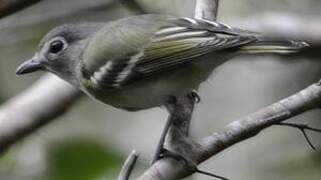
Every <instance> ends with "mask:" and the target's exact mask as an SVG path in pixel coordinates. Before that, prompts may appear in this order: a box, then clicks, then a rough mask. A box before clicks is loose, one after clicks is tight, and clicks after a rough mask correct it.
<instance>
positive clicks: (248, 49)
mask: <svg viewBox="0 0 321 180" xmlns="http://www.w3.org/2000/svg"><path fill="white" fill-rule="evenodd" d="M308 46H309V44H307V43H306V42H299V41H292V40H276V39H269V38H259V39H258V40H257V41H255V42H253V43H249V44H247V45H245V46H242V47H240V48H239V52H241V53H247V54H248V53H250V54H260V53H281V54H287V53H295V52H298V51H300V50H302V49H303V48H305V47H308Z"/></svg>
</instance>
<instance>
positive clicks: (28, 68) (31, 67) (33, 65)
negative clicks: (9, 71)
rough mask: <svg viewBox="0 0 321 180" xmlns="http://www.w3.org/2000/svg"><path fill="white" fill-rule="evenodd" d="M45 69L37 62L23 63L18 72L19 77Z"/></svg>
mask: <svg viewBox="0 0 321 180" xmlns="http://www.w3.org/2000/svg"><path fill="white" fill-rule="evenodd" d="M42 68H43V65H42V64H41V63H40V62H39V61H37V60H35V59H31V60H28V61H26V62H24V63H22V64H21V65H20V66H19V67H18V68H17V70H16V74H17V75H22V74H27V73H32V72H35V71H37V70H40V69H42Z"/></svg>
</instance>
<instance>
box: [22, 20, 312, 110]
mask: <svg viewBox="0 0 321 180" xmlns="http://www.w3.org/2000/svg"><path fill="white" fill-rule="evenodd" d="M307 46H308V44H307V43H305V42H301V41H294V40H286V39H275V38H271V37H266V36H264V35H261V34H259V33H256V32H252V31H248V30H243V29H240V28H236V27H231V26H229V25H226V24H223V23H218V22H214V21H209V20H205V19H196V18H189V17H173V16H168V15H158V14H147V15H137V16H131V17H125V18H122V19H118V20H114V21H110V22H106V23H105V22H99V23H98V22H97V23H96V22H91V23H74V24H65V25H61V26H58V27H56V28H54V29H53V30H51V31H50V32H49V33H47V34H46V35H45V36H44V38H43V39H42V40H41V41H40V44H39V49H38V50H37V52H36V53H35V55H34V56H33V57H32V58H31V59H30V60H28V61H26V62H24V63H23V64H21V65H20V66H19V67H18V68H17V71H16V74H18V75H21V74H26V73H31V72H35V71H38V70H44V71H48V72H51V73H53V74H55V75H57V76H58V77H60V78H61V79H63V80H65V81H67V82H69V83H70V84H72V85H73V86H75V87H76V88H79V89H80V90H81V91H82V92H84V93H85V94H87V95H88V96H90V97H92V98H93V99H96V100H98V101H100V102H103V103H105V104H108V105H110V106H113V107H115V108H119V109H124V110H128V111H138V110H144V109H149V108H153V107H159V106H165V105H166V103H168V101H169V99H170V98H171V97H177V96H180V95H184V94H187V93H189V92H192V91H193V90H195V89H198V87H199V85H200V84H201V83H203V82H204V81H206V80H207V79H208V78H209V76H210V75H211V74H212V72H213V70H214V69H216V68H217V67H218V66H220V65H221V64H223V63H224V62H226V61H228V60H230V59H232V58H233V57H235V56H238V55H242V54H261V53H263V54H266V53H281V54H287V53H294V52H297V51H300V50H301V49H302V48H305V47H307Z"/></svg>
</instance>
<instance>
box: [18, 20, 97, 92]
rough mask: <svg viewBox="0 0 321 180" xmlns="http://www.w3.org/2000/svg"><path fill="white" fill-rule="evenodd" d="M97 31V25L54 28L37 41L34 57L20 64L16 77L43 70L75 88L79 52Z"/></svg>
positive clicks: (71, 25) (79, 57) (80, 53)
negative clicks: (37, 47)
mask: <svg viewBox="0 0 321 180" xmlns="http://www.w3.org/2000/svg"><path fill="white" fill-rule="evenodd" d="M100 27H102V24H100V23H90V24H89V23H83V24H68V25H62V26H59V27H56V28H54V29H53V30H51V31H50V32H49V33H48V34H47V35H46V36H45V37H44V38H43V39H42V40H41V42H40V44H39V50H38V51H37V52H36V53H35V55H34V56H33V57H32V58H31V59H30V60H28V61H26V62H24V63H23V64H21V65H20V66H19V68H18V69H17V71H16V73H17V74H18V75H20V74H26V73H31V72H34V71H38V70H45V71H49V72H52V73H54V74H56V75H57V76H59V77H60V78H62V79H64V80H66V81H68V82H70V83H72V84H73V85H76V86H77V85H78V81H77V74H76V68H77V67H78V65H79V61H80V59H81V55H82V52H83V50H84V48H85V46H86V44H87V42H88V39H89V37H91V35H92V34H94V33H95V32H96V31H97V30H98V29H99V28H100Z"/></svg>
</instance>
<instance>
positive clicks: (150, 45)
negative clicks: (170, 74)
mask: <svg viewBox="0 0 321 180" xmlns="http://www.w3.org/2000/svg"><path fill="white" fill-rule="evenodd" d="M132 23H133V22H132ZM149 23H151V22H149ZM156 23H157V22H156ZM151 24H153V23H151ZM133 27H135V28H137V27H136V26H133ZM151 27H155V26H150V27H147V28H151ZM139 30H140V31H142V32H144V33H145V34H144V35H143V36H142V34H140V33H141V32H135V33H136V34H135V33H133V32H132V31H133V30H131V33H132V34H131V35H128V33H127V34H126V35H125V36H127V39H128V38H129V39H131V41H129V43H131V44H129V45H128V46H129V47H127V46H124V47H122V48H123V53H122V56H118V57H117V58H115V59H113V60H109V61H107V63H105V66H102V67H101V68H100V69H99V70H98V71H96V72H95V73H94V74H92V76H91V80H92V81H96V82H95V84H100V85H103V86H108V87H119V86H121V85H124V84H127V83H128V82H130V81H132V80H139V79H142V78H146V77H148V76H151V75H154V74H156V73H159V72H163V71H167V70H169V69H174V68H175V67H180V66H179V65H181V64H185V63H189V62H191V61H193V60H194V59H195V58H196V57H199V56H201V55H204V54H207V53H209V52H212V51H220V50H226V49H229V48H233V47H239V46H242V45H245V44H248V43H251V42H254V41H256V37H255V35H253V33H251V32H248V31H243V30H240V29H236V28H232V27H229V26H227V25H224V24H220V23H215V22H210V21H206V20H198V19H192V18H179V19H177V18H176V19H175V18H170V19H167V23H164V24H163V25H161V26H159V27H156V28H155V29H154V30H148V31H146V30H142V29H139ZM146 33H147V36H146ZM148 33H150V34H148ZM137 34H139V35H140V36H137ZM128 36H129V37H128ZM137 37H143V38H141V39H137ZM146 37H148V38H146ZM136 39H137V42H136V41H135V43H134V44H133V43H132V40H136ZM133 47H134V48H133ZM98 54H99V53H98ZM100 54H101V53H100Z"/></svg>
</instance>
